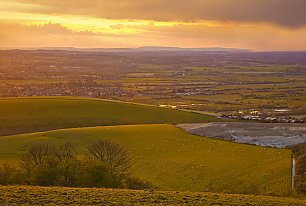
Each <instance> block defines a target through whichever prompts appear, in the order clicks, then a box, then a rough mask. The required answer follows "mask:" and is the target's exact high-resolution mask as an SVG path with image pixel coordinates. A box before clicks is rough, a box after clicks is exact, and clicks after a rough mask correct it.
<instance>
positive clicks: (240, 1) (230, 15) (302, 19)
mask: <svg viewBox="0 0 306 206" xmlns="http://www.w3.org/2000/svg"><path fill="white" fill-rule="evenodd" d="M18 1H22V2H26V3H32V4H38V5H42V6H45V7H44V9H42V10H40V11H39V12H42V13H45V12H47V13H52V14H77V15H88V16H95V17H100V18H111V19H146V20H157V21H197V20H216V21H235V22H265V23H273V24H277V25H281V26H287V27H301V26H304V25H306V12H305V10H306V0H114V1H110V0H18ZM35 11H36V12H37V9H36V10H35Z"/></svg>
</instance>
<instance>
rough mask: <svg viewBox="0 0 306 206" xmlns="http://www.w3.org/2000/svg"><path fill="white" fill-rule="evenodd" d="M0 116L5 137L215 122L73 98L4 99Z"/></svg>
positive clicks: (149, 108) (185, 114)
mask: <svg viewBox="0 0 306 206" xmlns="http://www.w3.org/2000/svg"><path fill="white" fill-rule="evenodd" d="M0 114H1V115H0V135H2V136H3V135H11V134H20V133H27V132H38V131H47V130H52V129H62V128H75V127H84V126H102V125H132V124H153V123H154V124H156V123H168V124H177V123H187V122H188V123H192V122H210V121H216V118H214V117H209V116H206V115H200V114H195V113H190V112H183V111H178V110H170V109H163V108H158V107H154V106H146V105H139V104H130V103H122V102H114V101H104V100H99V99H85V98H72V97H57V98H56V97H54V98H51V97H36V98H3V99H0Z"/></svg>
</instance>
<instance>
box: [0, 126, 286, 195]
mask: <svg viewBox="0 0 306 206" xmlns="http://www.w3.org/2000/svg"><path fill="white" fill-rule="evenodd" d="M98 139H107V140H112V141H115V142H117V143H119V144H120V145H122V146H123V147H125V148H126V149H127V150H128V151H129V155H130V157H131V158H132V165H133V167H132V171H131V172H132V174H133V176H135V177H137V178H140V179H141V180H143V181H148V182H151V183H153V184H154V185H155V186H157V187H158V188H159V189H161V190H177V191H193V192H195V191H196V192H205V191H213V192H225V193H247V194H269V195H270V194H271V195H288V194H289V193H290V187H291V151H290V150H288V149H272V148H262V147H257V146H253V145H243V144H236V143H231V142H225V141H222V140H214V139H208V138H204V137H198V136H194V135H190V134H188V133H186V132H184V131H183V130H181V129H179V128H176V127H174V126H170V125H133V126H105V127H91V128H77V129H63V130H55V131H49V132H40V133H32V134H22V135H15V136H3V137H0V162H1V163H5V162H11V163H12V162H15V163H16V162H17V160H18V158H19V157H20V156H21V155H22V154H23V153H24V152H25V149H26V147H27V146H28V145H30V144H32V143H35V142H42V141H49V142H54V143H63V142H66V141H71V142H72V143H74V144H75V145H76V146H77V150H78V152H80V153H81V152H82V153H83V152H85V151H86V146H87V145H88V144H89V143H90V142H91V141H93V140H98Z"/></svg>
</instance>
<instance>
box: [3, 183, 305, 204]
mask: <svg viewBox="0 0 306 206" xmlns="http://www.w3.org/2000/svg"><path fill="white" fill-rule="evenodd" d="M0 194H1V195H0V204H1V205H237V206H239V205H254V206H257V205H267V206H272V205H277V206H278V205H282V206H286V205H288V206H289V205H290V206H291V205H306V199H297V198H287V197H268V196H252V195H229V194H214V193H191V192H161V191H133V190H112V189H81V188H60V187H51V188H46V187H30V186H3V187H0Z"/></svg>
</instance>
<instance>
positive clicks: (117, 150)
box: [88, 140, 130, 174]
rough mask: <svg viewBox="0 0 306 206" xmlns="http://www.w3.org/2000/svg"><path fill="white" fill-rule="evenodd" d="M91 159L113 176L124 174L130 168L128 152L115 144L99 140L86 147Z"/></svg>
mask: <svg viewBox="0 0 306 206" xmlns="http://www.w3.org/2000/svg"><path fill="white" fill-rule="evenodd" d="M88 152H89V154H90V155H91V157H92V158H94V159H96V160H98V161H100V162H101V163H102V164H103V165H105V166H106V167H107V168H109V170H110V172H111V173H113V174H126V173H127V172H128V170H129V167H130V164H129V163H130V159H129V157H128V152H127V150H125V149H124V148H123V147H121V146H120V145H119V144H117V143H115V142H111V141H108V140H100V141H96V142H92V143H91V144H90V145H89V146H88Z"/></svg>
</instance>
